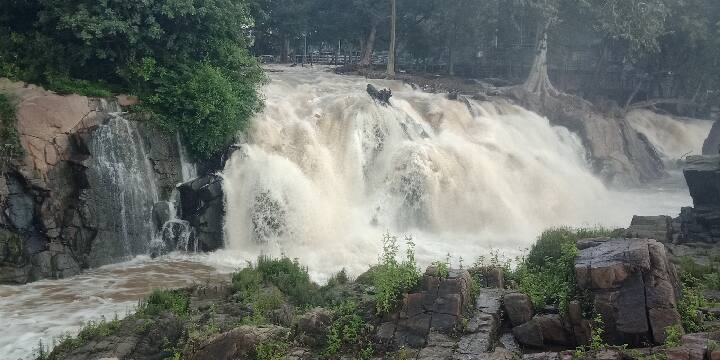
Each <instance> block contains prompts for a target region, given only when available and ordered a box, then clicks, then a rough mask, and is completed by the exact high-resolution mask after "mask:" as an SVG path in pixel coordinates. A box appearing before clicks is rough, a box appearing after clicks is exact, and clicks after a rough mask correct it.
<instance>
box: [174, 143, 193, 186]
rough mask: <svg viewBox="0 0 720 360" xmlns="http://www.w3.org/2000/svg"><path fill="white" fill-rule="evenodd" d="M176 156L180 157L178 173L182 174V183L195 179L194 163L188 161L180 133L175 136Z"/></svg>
mask: <svg viewBox="0 0 720 360" xmlns="http://www.w3.org/2000/svg"><path fill="white" fill-rule="evenodd" d="M175 137H176V139H177V147H178V154H179V156H180V171H181V173H182V180H183V182H184V183H185V182H188V181H190V180H192V179H194V178H196V177H197V166H196V165H195V163H193V162H190V161H189V160H188V155H187V151H186V150H185V145H183V143H182V141H181V140H180V133H179V132H178V133H177V134H176V136H175Z"/></svg>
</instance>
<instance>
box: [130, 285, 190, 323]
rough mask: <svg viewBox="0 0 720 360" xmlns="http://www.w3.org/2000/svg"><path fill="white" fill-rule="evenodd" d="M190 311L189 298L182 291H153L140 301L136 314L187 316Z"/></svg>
mask: <svg viewBox="0 0 720 360" xmlns="http://www.w3.org/2000/svg"><path fill="white" fill-rule="evenodd" d="M189 309H190V298H189V297H188V296H187V294H186V293H185V292H184V291H183V290H161V289H156V290H153V292H152V293H150V295H148V296H147V297H146V298H145V299H143V300H141V301H140V303H139V305H138V311H137V313H138V314H139V315H144V316H148V317H149V316H156V315H159V314H162V313H164V312H170V313H172V314H175V315H177V316H181V317H183V316H187V315H188V311H189Z"/></svg>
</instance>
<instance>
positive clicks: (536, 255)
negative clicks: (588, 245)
mask: <svg viewBox="0 0 720 360" xmlns="http://www.w3.org/2000/svg"><path fill="white" fill-rule="evenodd" d="M619 235H620V234H619V232H618V231H612V230H608V229H604V228H579V229H573V228H567V227H561V228H553V229H548V230H545V231H543V233H542V234H541V235H540V237H538V240H537V242H536V243H535V244H533V246H532V247H531V248H530V252H529V253H528V255H527V256H526V257H525V258H524V259H523V260H521V262H520V264H519V265H518V267H517V269H516V271H515V272H514V273H512V274H511V276H510V278H512V279H513V280H515V281H516V282H517V284H518V287H519V288H520V290H521V291H522V292H523V293H525V294H527V295H528V296H530V298H531V299H532V301H533V305H535V308H537V309H542V308H544V307H545V306H546V305H556V306H558V307H559V308H560V309H561V310H562V311H565V310H566V309H567V304H568V302H569V301H570V300H571V299H573V298H576V297H579V296H580V294H578V293H577V286H576V283H575V258H576V257H577V256H578V253H579V251H578V249H577V245H576V242H577V241H578V240H581V239H586V238H595V237H613V236H619Z"/></svg>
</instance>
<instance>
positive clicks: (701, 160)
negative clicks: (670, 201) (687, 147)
mask: <svg viewBox="0 0 720 360" xmlns="http://www.w3.org/2000/svg"><path fill="white" fill-rule="evenodd" d="M683 173H684V175H685V180H686V181H687V185H688V188H689V189H690V196H692V198H693V204H694V205H695V207H696V208H701V207H717V208H720V156H690V157H688V158H687V165H686V166H685V168H684V169H683Z"/></svg>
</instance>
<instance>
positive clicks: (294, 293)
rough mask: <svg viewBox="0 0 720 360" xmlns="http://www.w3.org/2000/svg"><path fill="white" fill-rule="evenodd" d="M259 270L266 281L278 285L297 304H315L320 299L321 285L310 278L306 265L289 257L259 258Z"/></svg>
mask: <svg viewBox="0 0 720 360" xmlns="http://www.w3.org/2000/svg"><path fill="white" fill-rule="evenodd" d="M257 271H258V272H259V273H260V274H261V275H262V278H263V280H264V281H265V282H268V283H270V284H273V285H275V286H277V288H278V289H280V291H282V293H283V294H285V295H286V296H287V297H288V298H289V299H290V301H292V302H293V303H295V304H297V305H313V304H316V303H317V301H318V289H319V286H318V285H317V284H315V283H314V282H312V281H311V280H310V274H308V270H307V268H306V267H304V266H302V265H300V263H299V262H298V261H297V259H295V260H290V259H289V258H287V257H282V258H280V259H271V258H269V257H265V256H261V257H260V258H258V263H257Z"/></svg>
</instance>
